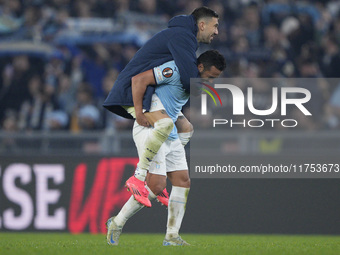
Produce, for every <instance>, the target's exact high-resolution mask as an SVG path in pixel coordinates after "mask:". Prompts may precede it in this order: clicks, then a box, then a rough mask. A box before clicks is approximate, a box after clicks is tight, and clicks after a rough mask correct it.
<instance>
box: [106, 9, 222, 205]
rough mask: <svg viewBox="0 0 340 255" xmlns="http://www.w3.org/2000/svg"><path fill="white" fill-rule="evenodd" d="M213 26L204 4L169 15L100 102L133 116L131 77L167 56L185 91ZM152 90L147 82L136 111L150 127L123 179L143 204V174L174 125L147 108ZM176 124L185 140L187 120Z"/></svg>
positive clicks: (214, 18) (146, 201) (210, 12)
mask: <svg viewBox="0 0 340 255" xmlns="http://www.w3.org/2000/svg"><path fill="white" fill-rule="evenodd" d="M217 28H218V15H217V14H216V12H214V11H213V10H211V9H209V8H207V7H199V8H197V9H195V10H194V11H193V12H192V13H191V15H180V16H176V17H174V18H172V19H171V20H170V21H169V25H168V28H167V29H164V30H162V31H161V32H159V33H157V34H156V35H154V36H153V37H152V38H151V39H150V40H149V41H147V42H146V43H145V44H144V46H143V47H142V48H141V49H139V50H138V52H137V53H136V55H135V56H134V57H133V59H132V60H131V61H130V62H129V63H128V64H127V65H126V67H125V68H124V70H123V71H122V72H121V73H120V74H119V76H118V78H117V80H116V82H115V84H114V85H113V87H112V89H111V91H110V93H109V95H108V97H107V98H106V100H105V102H104V104H103V106H104V107H105V108H107V109H108V110H110V111H111V112H113V113H116V114H118V115H120V116H123V117H126V118H131V119H132V118H134V116H136V113H135V109H134V107H131V106H133V105H134V104H133V97H132V89H131V80H132V77H134V76H136V75H137V74H141V73H143V72H145V71H147V70H151V69H152V68H154V67H156V66H160V65H162V64H164V63H166V62H168V61H171V60H174V61H175V63H176V66H177V67H176V68H177V71H178V72H179V74H180V81H181V86H182V87H183V89H184V90H185V92H186V93H188V94H189V92H190V78H196V77H199V73H198V70H197V58H196V50H197V47H198V43H210V42H211V41H212V39H213V38H214V36H215V35H217V34H218V29H217ZM172 71H174V70H172ZM168 72H170V70H165V71H164V74H165V75H170V74H171V73H168ZM154 92H155V88H154V87H153V86H148V87H147V89H146V91H145V95H144V98H143V99H142V107H141V109H144V110H145V111H146V112H149V115H148V116H147V118H148V119H147V121H146V120H145V119H144V117H143V116H140V113H138V121H139V122H140V124H142V125H144V124H145V125H148V124H151V125H152V126H153V129H152V131H151V132H150V134H149V136H148V139H146V141H145V144H144V149H143V150H142V151H140V152H139V153H140V155H139V158H140V160H139V162H138V164H137V168H136V171H135V175H134V176H132V177H131V178H129V179H128V180H127V182H126V186H127V187H128V189H129V191H130V192H131V193H132V194H133V195H134V197H135V199H136V200H137V201H138V202H140V203H141V204H143V205H145V206H147V207H150V206H151V202H150V200H149V199H148V193H149V192H148V190H147V189H146V188H145V186H144V182H145V178H146V176H147V173H148V171H149V168H150V164H151V162H152V161H153V158H154V156H155V155H156V154H157V152H158V150H159V148H160V147H161V145H162V144H163V143H164V142H165V141H166V140H167V139H168V136H169V135H170V133H171V131H172V129H173V125H174V124H173V121H172V120H171V118H164V117H162V116H163V113H162V111H157V112H150V106H151V98H152V95H153V94H154ZM138 110H140V109H138ZM136 117H137V116H136ZM176 126H177V128H178V130H179V131H180V133H186V134H183V135H182V137H183V139H186V140H188V139H189V138H190V128H191V124H190V123H189V122H188V121H187V119H186V118H184V117H181V119H179V121H177V123H176ZM185 136H186V137H187V138H185ZM166 194H167V192H166V190H164V192H163V193H162V194H161V195H160V196H159V197H158V199H159V200H162V198H163V197H164V196H166Z"/></svg>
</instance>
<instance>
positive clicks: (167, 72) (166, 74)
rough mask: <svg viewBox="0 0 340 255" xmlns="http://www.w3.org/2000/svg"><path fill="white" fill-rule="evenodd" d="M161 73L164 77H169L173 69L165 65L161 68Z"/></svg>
mask: <svg viewBox="0 0 340 255" xmlns="http://www.w3.org/2000/svg"><path fill="white" fill-rule="evenodd" d="M162 73H163V76H164V77H166V78H170V77H171V76H172V75H173V73H174V71H173V70H172V69H171V68H170V67H166V68H164V69H163V71H162Z"/></svg>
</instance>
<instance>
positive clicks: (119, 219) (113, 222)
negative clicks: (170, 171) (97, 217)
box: [106, 123, 166, 245]
mask: <svg viewBox="0 0 340 255" xmlns="http://www.w3.org/2000/svg"><path fill="white" fill-rule="evenodd" d="M134 128H135V129H137V130H138V131H136V132H135V136H134V141H135V144H136V147H137V151H138V152H139V151H140V150H141V147H142V144H143V142H144V139H145V138H146V137H147V135H148V133H149V132H150V128H145V127H142V126H139V125H138V124H136V123H135V126H134ZM164 149H166V147H164ZM164 149H162V148H161V149H160V150H159V152H158V154H157V155H156V156H155V158H154V162H152V164H151V165H150V173H149V175H150V176H149V177H148V178H149V179H150V180H151V182H152V184H153V186H152V190H151V189H150V188H149V187H147V186H145V188H146V189H147V190H148V199H149V200H150V201H152V200H154V199H155V198H156V196H157V195H158V194H157V193H158V190H160V192H161V191H162V190H163V189H164V187H165V186H166V171H165V169H166V165H165V154H166V152H165V151H164ZM154 192H155V193H156V194H157V195H155V194H154ZM143 207H144V205H143V204H141V203H139V202H138V201H137V200H136V199H135V198H134V196H131V197H130V198H129V200H128V201H127V202H126V203H125V204H124V206H123V207H122V209H121V210H120V212H119V213H118V215H117V216H114V217H111V218H110V219H109V220H108V221H107V223H106V225H107V229H108V231H107V236H106V238H107V242H108V244H110V245H118V242H119V237H120V234H121V233H122V229H123V227H124V225H125V223H126V222H127V221H128V219H130V218H131V217H132V216H133V215H135V214H136V213H137V212H138V211H140V210H141V209H142V208H143Z"/></svg>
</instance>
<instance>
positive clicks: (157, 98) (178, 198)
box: [107, 50, 226, 246]
mask: <svg viewBox="0 0 340 255" xmlns="http://www.w3.org/2000/svg"><path fill="white" fill-rule="evenodd" d="M197 64H198V65H197V68H198V70H199V73H200V76H201V78H203V79H210V78H217V77H219V76H220V74H221V73H222V71H223V70H224V69H225V67H226V63H225V59H224V57H223V56H222V55H221V54H219V53H218V52H217V51H215V50H209V51H206V52H204V53H203V54H201V55H200V56H199V58H198V60H197ZM149 85H155V93H154V94H153V95H152V104H151V108H150V110H149V112H145V113H143V107H142V100H143V96H144V93H145V91H146V89H147V87H148V86H149ZM132 94H133V101H134V114H135V116H134V117H135V118H136V121H135V123H134V127H133V139H134V142H135V144H136V147H137V151H138V155H139V156H141V155H142V153H143V152H144V148H145V144H146V143H147V140H148V139H150V134H151V133H152V132H153V131H154V128H152V127H150V125H151V126H154V125H155V123H157V121H159V120H162V119H168V121H169V122H170V121H171V123H172V125H171V130H170V132H169V135H168V136H167V137H166V141H165V142H164V143H163V145H162V146H161V147H160V149H159V150H158V152H157V154H156V155H155V156H154V157H153V161H152V162H151V165H150V168H149V173H148V176H147V178H146V180H147V181H146V182H147V186H146V189H148V191H149V196H148V198H149V200H153V199H155V198H156V196H157V195H159V194H161V193H162V192H164V191H163V190H164V189H165V187H166V176H167V177H168V178H169V180H170V181H171V183H172V189H171V195H170V198H169V200H168V201H166V200H163V203H164V204H165V205H167V202H169V204H168V221H167V231H166V235H165V239H164V241H163V245H165V246H174V245H188V243H187V242H185V241H184V240H183V239H182V238H181V237H180V236H179V229H180V226H181V223H182V219H183V216H184V212H185V208H186V202H187V197H188V193H189V189H190V178H189V172H188V165H187V161H186V157H185V150H184V146H183V145H185V142H186V141H187V140H184V141H183V142H182V143H181V141H180V139H179V137H178V134H177V129H176V126H175V125H174V123H175V122H176V121H177V118H178V115H179V114H180V113H181V109H182V107H183V106H184V105H185V104H186V102H187V101H188V99H189V94H188V93H186V92H185V90H184V88H183V86H182V84H181V81H180V74H179V71H178V67H177V66H176V64H175V61H169V62H166V63H164V64H163V65H160V66H158V67H155V68H153V69H150V70H147V71H145V72H143V73H141V74H138V75H136V76H134V77H133V78H132ZM128 110H129V109H128ZM130 112H132V111H130ZM150 115H151V116H152V117H150ZM143 207H144V205H142V204H141V203H139V202H138V201H137V200H135V199H134V197H133V196H131V197H130V199H129V200H128V201H127V202H126V203H125V205H124V206H123V208H122V209H121V211H120V212H119V214H118V215H117V216H116V217H112V218H110V219H109V220H108V222H107V228H108V232H107V241H108V243H109V244H110V245H118V242H119V236H120V234H121V232H122V228H123V226H124V225H125V223H126V221H127V220H128V219H129V218H130V217H132V216H133V215H134V214H135V213H136V212H138V211H139V210H140V209H142V208H143Z"/></svg>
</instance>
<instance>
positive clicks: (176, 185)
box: [163, 139, 190, 246]
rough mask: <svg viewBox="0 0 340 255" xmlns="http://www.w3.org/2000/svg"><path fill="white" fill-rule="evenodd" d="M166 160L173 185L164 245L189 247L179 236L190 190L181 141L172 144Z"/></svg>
mask: <svg viewBox="0 0 340 255" xmlns="http://www.w3.org/2000/svg"><path fill="white" fill-rule="evenodd" d="M166 159H167V175H168V178H169V180H170V182H171V183H172V190H171V193H170V198H169V206H168V221H167V230H166V235H165V239H164V241H163V245H166V246H168V245H189V244H188V243H187V242H185V241H184V240H183V239H182V238H181V237H180V236H179V229H180V227H181V224H182V220H183V217H184V213H185V208H186V203H187V199H188V194H189V190H190V178H189V172H188V170H187V169H188V165H187V162H186V158H185V151H184V147H183V146H182V144H181V142H180V141H179V139H177V140H175V141H173V142H172V146H171V152H170V153H169V154H168V155H167V158H166ZM181 169H185V170H181Z"/></svg>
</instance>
